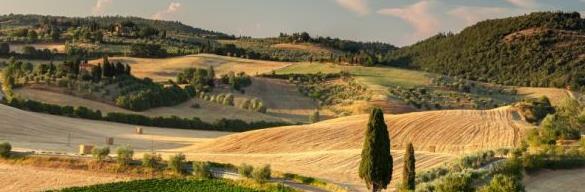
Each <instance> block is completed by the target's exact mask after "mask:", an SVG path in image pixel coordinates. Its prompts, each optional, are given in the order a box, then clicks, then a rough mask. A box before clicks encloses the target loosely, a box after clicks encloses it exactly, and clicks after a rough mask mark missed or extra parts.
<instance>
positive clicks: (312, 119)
mask: <svg viewBox="0 0 585 192" xmlns="http://www.w3.org/2000/svg"><path fill="white" fill-rule="evenodd" d="M309 122H311V123H317V122H319V111H314V112H313V113H311V114H310V115H309Z"/></svg>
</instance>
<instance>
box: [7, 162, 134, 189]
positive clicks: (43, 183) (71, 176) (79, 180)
mask: <svg viewBox="0 0 585 192" xmlns="http://www.w3.org/2000/svg"><path fill="white" fill-rule="evenodd" d="M129 179H131V178H129V177H124V176H119V175H114V174H103V173H96V172H90V171H78V170H69V169H67V170H65V169H51V168H37V167H29V166H26V167H24V166H18V165H6V164H0V192H4V191H5V192H20V191H22V192H24V191H45V190H52V189H60V188H65V187H73V186H84V185H94V184H101V183H110V182H117V181H126V180H129Z"/></svg>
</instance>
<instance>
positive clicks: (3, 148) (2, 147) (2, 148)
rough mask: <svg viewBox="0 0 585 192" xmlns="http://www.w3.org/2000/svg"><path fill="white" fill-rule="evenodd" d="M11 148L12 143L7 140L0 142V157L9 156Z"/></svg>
mask: <svg viewBox="0 0 585 192" xmlns="http://www.w3.org/2000/svg"><path fill="white" fill-rule="evenodd" d="M11 150H12V145H10V143H8V142H4V143H0V157H2V158H8V157H10V151H11Z"/></svg>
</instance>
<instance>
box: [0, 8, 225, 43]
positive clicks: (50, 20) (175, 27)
mask: <svg viewBox="0 0 585 192" xmlns="http://www.w3.org/2000/svg"><path fill="white" fill-rule="evenodd" d="M131 23H132V24H131ZM117 24H122V26H126V27H134V26H136V27H139V28H146V27H151V28H154V29H156V30H158V31H176V32H180V33H190V34H194V35H197V36H200V37H207V38H216V39H222V38H233V36H231V35H228V34H225V33H221V32H215V31H210V30H205V29H201V28H195V27H192V26H189V25H185V24H183V23H181V22H178V21H163V20H151V19H144V18H140V17H122V16H104V17H61V16H46V15H22V14H10V15H0V25H1V26H2V29H6V28H11V27H12V28H27V27H39V26H51V27H57V28H61V29H63V30H64V29H67V28H69V27H85V26H93V28H94V29H95V28H104V29H106V28H108V29H113V27H114V26H116V25H117ZM124 24H128V25H124ZM129 25H131V26H129Z"/></svg>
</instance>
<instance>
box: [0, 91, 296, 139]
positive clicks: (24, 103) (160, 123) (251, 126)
mask: <svg viewBox="0 0 585 192" xmlns="http://www.w3.org/2000/svg"><path fill="white" fill-rule="evenodd" d="M6 104H8V105H9V106H12V107H16V108H19V109H23V110H28V111H33V112H39V113H48V114H53V115H62V116H68V117H74V118H83V119H91V120H104V121H111V122H117V123H126V124H133V125H142V126H154V127H169V128H179V129H196V130H216V131H238V132H241V131H250V130H255V129H263V128H268V127H277V126H285V125H290V124H288V123H284V122H265V121H255V122H249V123H248V122H245V121H242V120H237V119H220V120H217V121H215V122H213V123H207V122H203V121H201V120H200V119H199V118H196V117H194V118H191V119H189V118H180V117H177V116H171V117H148V116H144V115H138V114H126V113H114V112H112V113H107V114H105V115H102V112H100V111H99V110H92V109H88V108H86V107H71V106H59V105H53V104H47V103H41V102H37V101H33V100H22V99H18V98H12V99H10V100H8V101H7V103H6Z"/></svg>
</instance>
